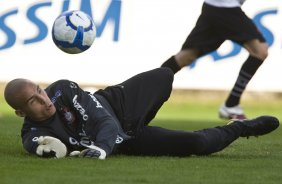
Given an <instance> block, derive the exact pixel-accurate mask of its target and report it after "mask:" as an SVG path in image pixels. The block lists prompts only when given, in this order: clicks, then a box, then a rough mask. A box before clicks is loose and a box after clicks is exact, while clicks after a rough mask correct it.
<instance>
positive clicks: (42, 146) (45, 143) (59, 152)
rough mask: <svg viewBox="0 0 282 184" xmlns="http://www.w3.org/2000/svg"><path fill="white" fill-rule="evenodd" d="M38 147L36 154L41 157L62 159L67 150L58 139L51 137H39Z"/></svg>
mask: <svg viewBox="0 0 282 184" xmlns="http://www.w3.org/2000/svg"><path fill="white" fill-rule="evenodd" d="M37 143H38V144H39V146H38V147H37V149H36V154H37V155H39V156H42V157H47V158H50V157H56V158H62V157H65V156H66V154H67V148H66V146H65V144H64V143H62V142H61V141H60V140H59V139H57V138H55V137H51V136H40V137H39V138H38V140H37Z"/></svg>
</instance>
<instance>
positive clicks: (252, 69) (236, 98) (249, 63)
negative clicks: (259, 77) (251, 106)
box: [225, 55, 263, 107]
mask: <svg viewBox="0 0 282 184" xmlns="http://www.w3.org/2000/svg"><path fill="white" fill-rule="evenodd" d="M262 63H263V60H260V59H258V58H256V57H253V56H251V55H250V56H249V57H248V59H247V60H246V61H245V63H244V64H243V65H242V67H241V70H240V72H239V76H238V78H237V80H236V83H235V85H234V87H233V88H232V90H231V92H230V94H229V96H228V98H227V100H226V102H225V105H226V106H227V107H233V106H236V105H238V104H239V103H240V98H241V95H242V93H243V92H244V90H245V88H246V86H247V84H248V83H249V81H250V80H251V79H252V77H253V76H254V75H255V73H256V71H257V69H258V68H259V67H260V65H261V64H262Z"/></svg>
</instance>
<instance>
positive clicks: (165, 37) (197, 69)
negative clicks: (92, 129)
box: [0, 0, 282, 92]
mask: <svg viewBox="0 0 282 184" xmlns="http://www.w3.org/2000/svg"><path fill="white" fill-rule="evenodd" d="M0 3H1V6H0V56H1V59H0V82H3V83H5V82H7V81H9V80H11V79H14V78H18V77H23V78H29V79H32V80H35V81H37V82H43V83H50V82H53V81H55V80H58V79H70V80H73V81H76V82H78V83H80V84H85V85H99V86H105V85H112V84H116V83H120V82H122V81H123V80H126V79H127V78H129V77H131V76H132V75H135V74H137V73H139V72H143V71H145V70H150V69H153V68H155V67H159V66H160V65H161V64H162V63H163V62H164V61H165V60H166V59H168V58H169V57H170V56H171V55H174V54H175V53H176V52H178V51H179V49H180V48H181V46H182V44H183V42H184V41H185V39H186V37H187V36H188V34H189V33H190V31H191V29H192V28H193V27H194V25H195V23H196V20H197V18H198V16H199V14H200V12H201V6H202V3H203V1H202V0H200V1H199V0H102V1H101V0H1V1H0ZM281 4H282V1H281V0H247V1H246V2H245V4H244V5H243V7H242V9H243V10H244V11H245V13H246V14H247V15H248V16H249V17H250V18H252V19H253V20H254V22H255V23H256V24H257V26H258V27H259V29H260V31H261V32H262V33H263V35H264V36H265V37H266V40H267V42H268V44H269V46H270V49H269V57H268V58H267V60H266V61H265V62H264V64H263V66H262V67H260V69H259V70H258V71H257V73H256V75H255V77H254V78H253V80H252V81H251V82H250V84H249V85H248V90H249V91H260V92H263V91H268V92H282V85H281V84H280V81H279V80H280V79H282V72H281V68H282V61H281V56H282V34H281V31H282V26H281V25H282V24H281V21H282V14H281V8H282V5H281ZM75 9H79V10H82V11H84V12H86V13H88V14H89V15H91V16H92V17H93V19H94V22H95V24H96V27H97V37H96V39H95V41H94V44H93V45H92V47H91V48H90V49H88V50H87V51H86V52H84V53H81V54H77V55H69V54H66V53H63V52H62V51H60V50H59V49H58V48H57V47H56V46H55V45H54V43H53V41H52V38H51V29H52V24H53V21H54V20H55V18H56V17H57V16H58V15H59V14H60V13H61V12H63V11H65V10H75ZM247 56H248V55H247V52H246V51H245V50H244V49H243V48H241V47H240V46H238V45H236V44H235V43H232V42H230V41H226V42H225V43H224V44H223V45H222V46H221V47H220V48H219V49H218V50H217V51H216V52H213V53H211V54H209V55H207V56H204V57H202V58H200V59H198V60H197V61H195V63H194V64H193V65H192V66H190V67H186V68H184V69H182V70H181V72H179V73H178V74H177V75H176V77H175V82H174V88H175V89H196V90H229V89H231V87H232V86H233V84H234V82H235V79H236V77H237V73H238V72H239V68H240V67H241V64H242V63H243V61H244V60H245V59H246V58H247Z"/></svg>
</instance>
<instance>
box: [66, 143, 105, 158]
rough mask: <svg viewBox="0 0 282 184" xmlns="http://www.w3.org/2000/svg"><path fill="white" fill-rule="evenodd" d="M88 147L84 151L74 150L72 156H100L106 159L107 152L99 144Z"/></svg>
mask: <svg viewBox="0 0 282 184" xmlns="http://www.w3.org/2000/svg"><path fill="white" fill-rule="evenodd" d="M87 147H88V148H87V149H84V150H82V151H73V152H71V153H70V156H78V157H86V158H98V159H100V160H104V159H105V158H106V152H105V151H104V150H103V149H101V148H99V147H97V146H93V145H91V146H87Z"/></svg>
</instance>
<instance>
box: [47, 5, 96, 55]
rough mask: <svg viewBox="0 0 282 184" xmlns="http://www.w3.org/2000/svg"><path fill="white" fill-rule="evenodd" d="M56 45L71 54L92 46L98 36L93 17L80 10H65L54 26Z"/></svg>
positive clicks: (53, 35)
mask: <svg viewBox="0 0 282 184" xmlns="http://www.w3.org/2000/svg"><path fill="white" fill-rule="evenodd" d="M52 38H53V41H54V43H55V45H56V46H57V47H58V48H59V49H61V50H62V51H64V52H66V53H69V54H78V53H81V52H84V51H86V50H87V49H89V48H90V47H91V45H92V44H93V42H94V40H95V38H96V27H95V24H94V21H93V19H92V18H91V17H90V16H89V15H87V14H86V13H84V12H82V11H79V10H72V11H66V12H63V13H62V14H61V15H59V16H58V18H56V20H55V22H54V24H53V28H52Z"/></svg>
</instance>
